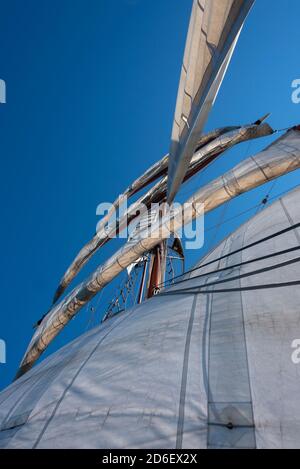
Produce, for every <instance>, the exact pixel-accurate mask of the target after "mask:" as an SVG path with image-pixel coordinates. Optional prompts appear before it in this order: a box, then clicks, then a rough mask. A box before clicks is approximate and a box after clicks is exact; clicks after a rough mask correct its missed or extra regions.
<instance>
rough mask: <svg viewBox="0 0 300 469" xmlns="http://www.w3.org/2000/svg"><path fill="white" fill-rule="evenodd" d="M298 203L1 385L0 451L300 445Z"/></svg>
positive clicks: (255, 221) (279, 206)
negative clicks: (295, 342) (180, 279)
mask: <svg viewBox="0 0 300 469" xmlns="http://www.w3.org/2000/svg"><path fill="white" fill-rule="evenodd" d="M258 162H259V161H258ZM299 200H300V188H297V189H296V190H295V191H293V192H291V193H288V194H286V195H285V196H284V197H283V198H281V199H280V200H278V201H276V202H275V203H274V204H273V205H270V206H269V207H268V208H266V209H265V210H263V211H261V212H260V213H259V214H258V215H256V216H255V217H254V218H252V219H251V220H250V221H248V222H247V223H246V224H244V225H243V226H242V227H240V228H239V229H238V230H237V231H235V232H234V233H232V234H231V235H229V236H228V237H227V238H226V239H225V240H224V241H223V242H222V243H220V245H219V246H217V247H216V248H215V249H213V250H212V251H211V252H210V253H209V254H208V255H207V256H206V257H205V259H202V260H201V261H200V262H199V263H198V264H197V265H196V266H195V268H197V269H196V270H194V272H193V273H188V274H186V276H185V277H184V278H183V280H185V281H184V282H182V283H181V284H180V285H181V286H180V288H181V289H185V292H183V291H182V294H180V295H179V294H178V291H177V292H176V290H178V289H179V285H174V286H173V287H171V288H170V289H168V291H167V292H166V294H165V295H159V296H157V297H153V298H151V299H150V300H149V301H146V302H145V303H143V304H141V305H138V306H136V307H134V308H132V309H129V310H127V311H125V312H123V313H120V314H119V315H117V316H116V317H113V318H111V319H109V320H107V321H105V323H104V324H102V325H100V326H98V327H96V328H94V329H92V330H91V331H89V332H87V333H86V334H83V335H82V336H81V337H79V338H77V339H76V340H75V341H74V342H72V343H70V344H68V345H67V346H65V347H63V348H62V349H60V350H58V351H57V352H56V353H55V354H53V355H52V356H51V357H48V358H47V359H45V360H44V361H43V362H42V363H40V364H39V365H37V366H36V367H35V368H33V369H32V370H31V371H29V372H28V374H26V375H25V376H23V377H22V378H20V379H19V380H18V381H16V382H15V383H13V384H12V385H11V386H9V387H8V388H7V389H6V390H4V391H3V392H1V393H0V447H1V448H3V447H4V448H120V449H121V448H122V449H124V448H125V449H127V448H157V449H159V448H162V449H172V448H178V449H180V448H185V449H188V448H195V449H196V448H207V447H208V448H299V447H300V432H299V427H300V393H299V364H298V365H295V364H294V363H293V361H292V354H293V352H294V351H295V349H293V348H292V347H291V345H292V342H293V340H294V338H295V337H297V331H299V328H300V316H299V303H300V288H299V283H300V259H299V255H300V251H299V243H300V238H299V234H300V231H299V225H300V204H299ZM220 258H221V259H220ZM200 276H201V277H200ZM229 278H230V281H228V279H229ZM232 278H234V279H232ZM216 282H219V283H216ZM203 284H204V285H205V284H206V285H205V288H203ZM201 286H202V288H201ZM189 288H192V290H189ZM208 290H209V292H207V291H208ZM222 290H223V291H222Z"/></svg>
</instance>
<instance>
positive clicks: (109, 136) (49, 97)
mask: <svg viewBox="0 0 300 469" xmlns="http://www.w3.org/2000/svg"><path fill="white" fill-rule="evenodd" d="M191 3H192V2H191V0H115V1H111V0H42V1H41V0H27V1H26V2H25V1H23V0H1V2H0V47H1V54H0V78H1V79H4V80H5V81H6V83H7V104H5V105H0V142H1V143H0V145H1V185H0V190H1V202H2V213H1V220H2V223H1V231H0V236H1V252H2V255H1V310H0V311H1V326H0V338H2V339H4V340H5V341H6V343H7V364H5V365H1V364H0V387H1V388H2V387H3V386H4V385H6V384H8V383H9V382H10V381H11V379H12V378H13V375H14V373H15V371H16V369H17V366H18V363H19V361H20V359H21V357H22V354H23V352H24V350H25V348H26V346H27V343H28V341H29V339H30V337H31V335H32V332H33V330H32V324H33V323H34V322H35V321H36V320H37V319H39V317H40V316H41V315H42V314H43V313H44V312H45V311H47V309H48V308H49V306H50V302H51V298H52V296H53V292H54V290H55V288H56V286H57V283H58V281H59V279H60V277H61V275H62V274H63V272H64V270H65V268H66V267H67V265H68V264H69V262H70V261H71V260H72V258H73V257H74V255H75V253H76V252H77V251H78V249H79V248H80V247H81V246H82V245H83V243H84V242H85V241H87V240H88V239H89V237H90V236H91V235H92V234H93V233H94V231H95V226H96V222H97V221H98V220H97V218H96V214H95V210H96V206H97V204H98V203H100V202H101V201H104V200H105V201H112V200H114V199H115V196H116V195H117V194H119V193H120V192H121V191H122V190H123V189H124V188H125V187H127V186H128V184H130V182H131V181H132V180H133V179H134V178H136V177H137V176H138V175H139V174H140V173H141V172H142V171H144V170H145V169H146V168H147V167H148V166H149V165H150V164H152V163H153V162H155V161H156V160H157V159H159V158H160V157H161V156H162V155H164V154H165V153H166V152H167V151H168V147H169V141H170V134H171V126H172V119H173V114H174V108H175V101H176V94H177V87H178V81H179V73H180V66H181V62H182V56H183V50H184V44H185V37H186V31H187V27H188V20H189V15H190V9H191ZM282 8H283V9H282ZM299 18H300V2H299V1H298V0H286V1H285V2H284V3H283V2H281V1H279V0H258V1H257V2H256V5H255V7H254V9H253V10H252V12H251V15H250V17H249V19H248V21H247V24H246V26H245V28H244V30H243V33H242V35H241V38H240V41H239V44H238V47H237V49H236V53H235V55H234V58H233V61H232V63H231V65H230V68H229V70H228V73H227V76H226V79H225V81H224V84H223V86H222V89H221V92H220V94H219V97H218V100H217V103H216V105H215V108H214V110H213V112H212V113H211V116H210V119H209V122H208V125H207V128H208V129H211V128H215V127H219V126H223V125H235V124H244V123H248V122H252V121H254V120H256V119H257V118H258V117H259V116H261V115H263V114H264V113H266V112H268V111H270V112H272V116H271V118H270V123H271V124H272V125H273V126H274V128H283V127H287V126H289V125H294V124H296V123H299V122H300V104H299V105H295V104H293V103H292V101H291V91H292V90H291V82H292V80H294V79H296V78H300V59H299V52H298V48H299V47H298V45H299V43H300V29H299ZM267 143H269V140H264V141H262V140H260V141H259V142H255V143H251V145H248V144H244V145H242V146H239V147H238V148H236V149H234V150H233V151H231V152H230V153H227V154H226V156H224V158H223V159H219V160H218V162H217V163H216V164H214V165H212V166H211V167H210V168H209V170H208V171H206V172H205V173H204V175H203V176H202V177H197V178H195V180H194V181H193V182H192V183H191V184H190V185H189V186H188V187H184V188H183V190H182V192H183V193H184V194H186V196H187V195H189V194H191V193H192V191H193V190H195V189H196V188H197V187H199V185H200V184H203V183H205V182H208V181H209V180H210V179H212V178H214V177H216V176H217V175H219V174H220V173H221V172H223V171H224V170H226V169H229V168H230V167H231V166H233V165H234V164H236V163H237V162H238V161H240V160H241V159H243V158H245V157H246V156H247V155H248V154H250V153H253V152H256V151H258V150H260V149H261V148H263V147H264V146H265V145H267ZM298 179H299V172H297V173H294V174H293V175H291V176H287V177H284V178H283V179H282V180H280V182H278V184H277V185H276V186H275V187H274V189H273V192H272V194H271V195H272V196H276V194H279V193H280V192H281V191H282V190H285V189H286V188H288V187H291V186H293V185H295V184H296V183H297V182H298ZM266 190H267V188H266V187H264V188H263V189H260V190H258V191H255V192H253V193H250V194H248V195H245V196H242V197H241V198H240V199H237V200H236V201H234V202H233V203H232V205H230V207H229V208H228V212H227V214H226V216H229V215H230V216H232V215H234V214H235V213H238V212H239V211H241V210H244V209H245V208H247V207H251V206H253V205H254V204H255V203H257V202H259V201H260V200H261V199H262V198H263V195H264V194H265V192H266ZM221 210H222V209H220V210H217V211H216V212H215V213H213V214H211V215H209V216H208V217H206V225H207V226H211V225H213V224H215V223H216V222H217V221H218V217H219V216H220V213H221ZM244 220H245V217H241V218H240V219H238V220H236V221H235V222H233V223H232V224H230V225H225V226H224V227H222V229H220V230H219V231H218V233H215V234H214V231H211V232H209V233H210V234H209V235H207V237H206V244H205V246H204V248H203V250H201V251H200V252H192V253H190V254H189V255H188V266H190V265H191V264H193V263H194V262H195V261H196V259H198V258H199V257H200V256H201V255H202V254H203V253H204V252H205V250H207V249H208V248H209V247H210V245H211V244H212V243H215V242H217V241H218V240H220V239H221V238H222V237H224V236H225V235H226V234H227V233H228V231H229V230H232V229H233V228H235V227H236V226H238V224H239V223H241V222H242V221H244ZM117 245H118V242H113V243H111V245H109V246H107V247H106V248H105V249H104V250H103V251H101V252H100V253H98V255H96V256H95V259H94V260H93V262H92V263H91V264H90V265H89V266H87V268H85V269H84V271H83V272H82V274H81V275H80V276H79V278H80V279H81V278H84V277H85V276H86V275H87V273H88V272H90V271H91V269H93V268H94V267H95V266H96V265H98V264H99V263H100V262H102V261H103V260H105V259H106V258H108V257H109V255H110V254H111V253H112V252H113V250H114V249H115V248H116V246H117ZM114 288H115V286H112V287H111V288H108V289H107V290H106V291H105V293H104V294H103V297H102V300H101V302H100V308H99V315H101V313H102V312H103V311H104V310H105V307H106V306H107V302H108V300H109V298H110V297H111V296H112V294H113V291H114ZM88 318H89V312H88V311H86V310H83V311H82V312H81V313H80V315H79V316H78V318H77V319H76V320H74V321H72V324H70V325H69V326H68V327H67V328H66V329H65V331H64V332H63V333H62V334H61V335H60V336H59V337H58V338H57V339H56V340H55V341H54V343H53V345H52V346H51V347H50V348H49V352H48V353H50V352H53V351H54V350H56V349H57V348H58V347H60V346H61V345H62V344H64V343H66V342H67V341H69V340H71V339H72V338H74V337H76V336H77V335H79V334H80V333H81V332H83V331H84V330H85V328H86V325H87V321H88Z"/></svg>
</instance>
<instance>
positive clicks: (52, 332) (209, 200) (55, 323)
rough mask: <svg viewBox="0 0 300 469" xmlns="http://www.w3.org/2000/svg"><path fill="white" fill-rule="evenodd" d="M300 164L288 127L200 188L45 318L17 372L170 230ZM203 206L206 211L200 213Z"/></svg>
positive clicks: (299, 145) (294, 132)
mask: <svg viewBox="0 0 300 469" xmlns="http://www.w3.org/2000/svg"><path fill="white" fill-rule="evenodd" d="M298 168H300V127H297V128H293V129H291V130H289V131H288V132H287V133H286V134H284V135H283V136H282V137H280V138H279V139H278V140H276V141H275V142H274V143H272V144H271V145H270V146H269V147H268V148H266V149H265V150H264V151H262V152H260V153H258V154H257V155H255V156H251V157H250V158H248V159H246V160H245V161H243V162H241V163H240V164H238V165H237V166H236V167H234V168H233V169H232V170H230V171H228V172H227V173H225V174H224V175H222V176H221V177H219V178H217V179H215V180H214V181H212V182H210V183H209V184H207V185H206V186H204V187H202V188H201V189H199V190H198V191H197V192H196V194H195V195H193V196H192V197H191V198H190V199H189V200H188V201H187V206H188V207H190V210H184V211H183V210H182V208H181V207H178V208H177V210H174V212H173V213H172V214H171V215H170V214H169V215H170V216H171V218H170V217H165V218H163V219H162V220H159V221H158V222H157V223H156V224H154V226H153V227H152V230H151V233H150V234H149V233H148V234H147V236H146V237H145V238H143V239H138V240H137V242H136V243H132V242H131V241H130V242H129V243H127V244H125V246H124V247H122V248H121V249H120V250H119V251H118V252H116V253H115V254H114V255H113V256H112V257H111V258H110V259H109V260H108V261H107V262H105V263H104V264H103V265H101V266H100V267H99V268H98V269H97V270H96V271H95V272H94V273H93V274H92V275H91V276H90V277H89V278H88V279H87V280H86V281H84V282H82V283H81V284H80V285H79V286H78V287H77V288H75V289H74V290H73V291H72V292H71V293H70V294H69V295H68V296H67V297H66V298H65V299H64V300H63V301H61V303H59V304H57V305H56V306H55V307H53V308H52V310H50V312H49V313H48V314H47V315H46V316H45V318H44V319H43V320H42V322H41V324H40V326H39V327H38V328H37V330H36V332H35V334H34V336H33V338H32V340H31V342H30V344H29V346H28V349H27V351H26V353H25V356H24V358H23V360H22V362H21V365H20V370H19V372H18V375H22V374H23V373H24V372H26V371H27V370H28V369H30V368H31V366H32V365H33V364H34V362H35V361H36V360H37V359H38V358H39V357H40V355H41V354H42V353H43V351H44V350H45V349H46V348H47V346H48V345H49V343H50V342H51V341H52V340H53V339H54V337H56V335H57V334H58V333H59V332H60V331H61V330H62V329H63V328H64V326H65V325H66V324H67V323H68V322H69V321H70V320H71V319H72V318H73V317H74V316H75V315H76V314H77V312H78V311H79V310H80V309H81V308H82V306H84V305H85V304H86V303H87V302H88V301H90V300H91V299H92V298H93V297H94V296H95V294H96V293H98V292H99V291H100V290H101V289H103V288H104V287H105V285H107V284H108V283H109V282H111V281H112V280H113V279H114V278H115V277H116V276H117V275H118V274H119V273H120V272H122V270H124V269H126V268H127V267H128V266H129V265H130V264H132V263H133V262H135V261H136V260H137V259H138V258H139V257H141V256H142V255H143V254H145V253H146V252H148V251H150V250H151V249H152V248H153V247H155V246H156V245H157V244H159V243H160V242H161V241H162V240H164V239H167V238H168V237H169V236H170V231H171V232H177V231H178V230H179V229H180V228H181V227H182V226H183V225H185V224H188V223H190V222H191V221H192V220H193V219H195V218H197V217H198V216H199V215H203V210H204V213H207V212H209V211H211V210H213V209H215V208H216V207H219V206H220V205H222V204H223V203H225V202H227V201H228V200H231V199H232V198H234V197H236V196H238V195H240V194H242V193H244V192H246V191H249V190H251V189H253V188H255V187H258V186H260V185H261V184H264V183H266V182H268V181H271V180H272V179H274V178H277V177H280V176H282V175H284V174H287V173H288V172H290V171H294V170H296V169H298ZM198 204H201V208H203V210H201V211H200V213H199V212H198V209H197V207H198Z"/></svg>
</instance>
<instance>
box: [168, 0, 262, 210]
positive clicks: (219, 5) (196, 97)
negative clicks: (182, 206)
mask: <svg viewBox="0 0 300 469" xmlns="http://www.w3.org/2000/svg"><path fill="white" fill-rule="evenodd" d="M253 3H254V0H221V1H220V0H208V1H207V0H194V3H193V10H192V15H191V20H190V25H189V31H188V37H187V42H186V47H185V53H184V58H183V65H182V70H181V77H180V83H179V89H178V95H177V103H176V110H175V116H174V122H173V130H172V141H171V149H170V158H169V172H168V177H169V180H168V200H169V202H171V201H172V200H173V199H174V197H175V195H176V192H177V191H178V189H179V187H180V184H181V183H182V181H183V178H184V175H185V173H186V170H187V168H188V166H189V163H190V160H191V158H192V156H193V153H194V151H195V147H196V141H197V138H199V135H200V134H201V132H202V130H203V127H204V124H205V121H206V119H207V116H208V113H209V111H210V109H211V106H212V105H213V103H214V101H215V99H216V96H217V93H218V91H219V88H220V86H221V83H222V80H223V78H224V75H225V73H226V70H227V67H228V65H229V62H230V59H231V56H232V53H233V51H234V48H235V45H236V42H237V39H238V37H239V34H240V31H241V28H242V26H243V23H244V21H245V18H246V16H247V14H248V12H249V10H250V8H251V7H252V5H253Z"/></svg>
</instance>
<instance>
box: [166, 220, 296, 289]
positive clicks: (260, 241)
mask: <svg viewBox="0 0 300 469" xmlns="http://www.w3.org/2000/svg"><path fill="white" fill-rule="evenodd" d="M299 227H300V223H296V224H294V225H291V226H288V227H287V228H284V229H283V230H280V231H276V232H275V233H272V234H271V235H268V236H265V237H264V238H261V239H259V240H257V241H254V242H253V243H250V244H246V245H245V246H242V247H241V248H239V249H236V250H234V251H231V252H229V253H227V254H224V255H223V256H220V257H218V258H216V259H213V260H211V261H208V262H205V263H204V264H202V265H200V266H198V267H194V268H193V269H190V270H188V271H187V272H185V273H184V274H181V275H177V276H176V277H174V280H175V279H177V278H180V277H183V276H184V275H186V274H189V273H192V272H195V271H196V270H200V269H203V267H206V266H208V265H211V264H213V263H215V262H218V261H220V260H223V259H226V258H228V257H230V256H233V255H234V254H237V253H238V252H242V251H244V250H246V249H249V248H251V247H254V246H257V245H258V244H261V243H264V242H266V241H269V240H270V239H273V238H276V237H278V236H281V235H283V234H285V233H288V232H289V231H291V230H294V229H296V228H299ZM164 284H165V282H164ZM161 285H162V284H161ZM161 285H159V286H161Z"/></svg>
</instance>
